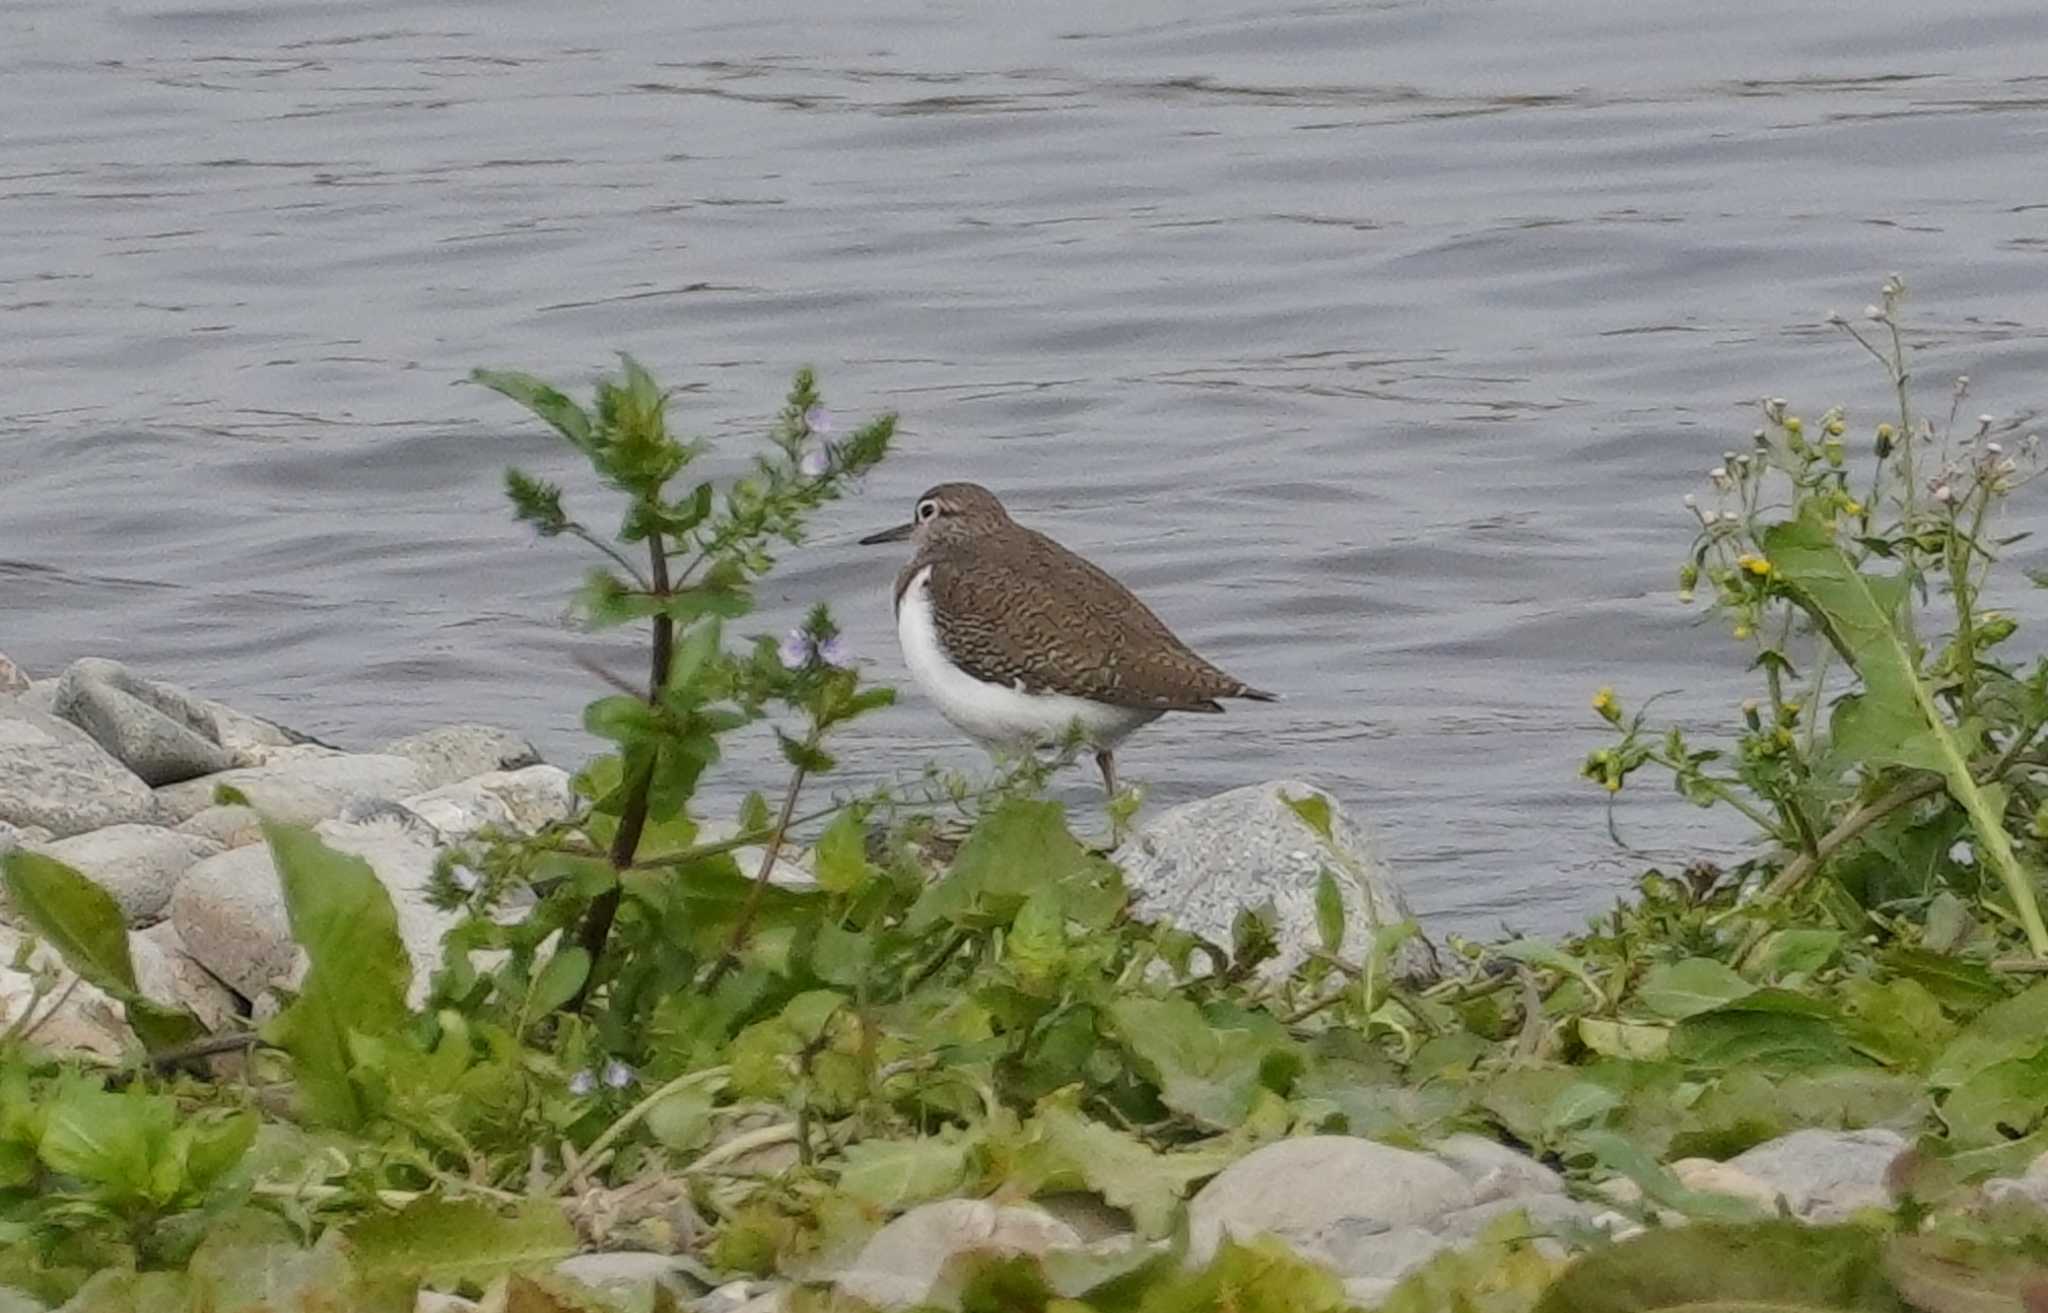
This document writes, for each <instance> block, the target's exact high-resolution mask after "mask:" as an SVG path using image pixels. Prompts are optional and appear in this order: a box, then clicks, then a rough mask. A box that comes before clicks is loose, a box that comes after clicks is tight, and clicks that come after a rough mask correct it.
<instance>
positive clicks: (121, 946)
mask: <svg viewBox="0 0 2048 1313" xmlns="http://www.w3.org/2000/svg"><path fill="white" fill-rule="evenodd" d="M0 870H4V871H5V872H6V878H7V894H8V897H10V898H11V899H13V900H14V907H15V910H16V911H17V912H18V913H19V914H20V916H21V918H22V919H23V920H24V921H26V922H28V926H29V929H31V930H33V931H35V932H36V934H37V936H38V937H40V938H41V939H42V940H43V942H44V943H46V944H48V945H49V946H50V947H51V948H54V949H56V950H57V952H58V953H59V954H60V955H61V956H62V957H63V959H64V963H65V965H66V966H69V967H70V968H71V969H72V970H73V971H76V972H77V973H78V974H79V976H80V977H81V978H83V979H84V980H85V982H86V983H87V984H90V985H96V986H98V987H99V988H100V989H103V990H105V991H106V992H107V993H109V994H113V995H115V996H116V997H128V996H132V995H134V993H135V992H136V986H135V965H134V963H133V961H132V960H130V958H129V956H128V923H127V921H126V920H125V919H124V918H123V917H122V916H121V905H120V904H119V903H116V902H115V901H114V896H113V895H112V894H110V893H108V892H107V891H106V890H104V889H102V888H100V887H99V886H98V885H96V884H94V883H93V882H92V881H91V880H89V879H87V878H86V877H85V876H84V875H81V874H80V873H79V872H77V871H75V870H73V869H72V868H70V867H69V866H66V865H65V864H64V863H62V862H60V861H58V860H57V859H56V858H54V857H45V856H43V855H42V854H41V853H32V852H29V851H28V850H27V849H25V848H17V849H15V850H14V851H12V852H10V853H8V854H7V855H6V856H5V857H0Z"/></svg>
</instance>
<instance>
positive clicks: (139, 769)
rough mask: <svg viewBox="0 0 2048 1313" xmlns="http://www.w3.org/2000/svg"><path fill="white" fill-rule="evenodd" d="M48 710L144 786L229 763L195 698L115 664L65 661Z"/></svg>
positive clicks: (185, 777) (230, 758)
mask: <svg viewBox="0 0 2048 1313" xmlns="http://www.w3.org/2000/svg"><path fill="white" fill-rule="evenodd" d="M55 709H56V712H57V714H58V715H59V716H62V717H63V718H64V719H66V720H68V721H70V722H71V723H72V724H74V725H76V726H78V727H79V728H80V729H82V730H84V731H85V732H86V733H88V734H90V735H92V737H93V741H94V742H96V743H98V744H99V745H100V746H101V747H103V748H105V749H106V750H107V751H108V752H110V753H112V754H113V755H114V756H115V757H117V758H119V759H120V761H121V762H122V764H123V765H125V766H127V767H128V769H129V770H132V771H134V772H135V773H136V774H137V775H139V776H141V777H142V780H143V782H144V783H146V784H150V785H162V784H176V783H177V782H178V781H180V780H189V779H192V778H193V777H195V776H199V775H211V774H213V773H214V772H216V771H223V770H227V769H228V768H229V767H231V766H233V765H234V764H235V757H234V754H233V753H231V752H230V751H228V749H226V748H224V747H222V746H221V742H220V730H219V729H217V728H216V727H215V725H214V723H213V716H212V714H211V713H209V712H208V711H207V710H206V708H205V707H204V706H202V705H201V704H200V702H199V700H198V699H197V698H194V697H193V696H192V695H191V694H190V693H187V692H186V691H185V690H184V689H182V688H179V687H177V686H176V685H174V684H165V683H160V682H158V681H156V680H150V679H141V678H138V677H137V676H136V675H135V674H133V673H132V672H131V671H130V670H129V669H128V668H127V667H126V666H124V665H122V664H121V663H120V662H118V661H106V660H102V659H100V658H98V657H88V658H86V659H84V660H81V661H74V662H72V663H71V666H70V668H69V669H68V670H66V671H65V672H64V676H63V678H62V679H61V680H60V681H59V682H58V684H57V701H56V708H55Z"/></svg>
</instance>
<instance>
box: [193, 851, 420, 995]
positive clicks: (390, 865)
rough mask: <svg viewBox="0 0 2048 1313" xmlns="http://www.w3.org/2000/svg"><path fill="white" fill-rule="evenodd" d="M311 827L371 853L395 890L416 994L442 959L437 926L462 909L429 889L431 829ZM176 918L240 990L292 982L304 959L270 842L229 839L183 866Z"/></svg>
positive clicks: (363, 854)
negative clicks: (213, 853)
mask: <svg viewBox="0 0 2048 1313" xmlns="http://www.w3.org/2000/svg"><path fill="white" fill-rule="evenodd" d="M314 830H315V832H316V833H317V834H319V836H320V838H321V839H322V840H323V841H324V842H325V843H326V844H327V845H328V846H329V847H331V848H333V849H335V850H336V851H338V852H345V853H351V854H353V855H355V856H357V857H360V858H362V859H363V860H364V861H366V862H368V863H369V864H370V869H371V870H372V871H373V872H375V873H376V876H377V879H378V880H379V882H381V883H382V884H383V886H384V888H385V890H386V891H387V892H389V893H390V895H391V902H392V906H393V909H394V910H395V911H396V913H397V915H398V934H399V938H401V939H402V940H404V942H405V948H406V953H407V956H409V957H410V958H411V959H412V964H413V980H412V990H411V994H410V998H411V1001H412V1002H413V1003H414V1004H418V1003H419V1002H421V1001H422V1000H423V999H424V998H425V997H426V993H427V987H428V985H429V983H430V980H431V977H432V975H433V972H434V969H435V968H436V967H437V966H438V965H439V963H440V959H441V948H440V946H441V936H442V935H443V934H445V933H447V931H448V930H449V928H450V927H452V926H453V925H454V924H455V922H456V921H457V919H458V917H457V915H456V914H454V913H450V912H443V911H441V910H439V909H437V908H435V907H433V906H432V905H431V904H429V903H428V901H427V898H426V888H427V883H428V880H429V879H430V877H431V876H432V874H433V870H434V857H435V852H436V847H435V843H434V836H433V834H432V831H431V830H429V829H426V828H424V827H420V826H416V825H412V824H407V823H404V822H402V821H397V820H391V819H380V820H371V821H365V822H363V823H360V824H346V823H343V822H341V821H322V822H321V823H320V824H319V825H317V826H315V827H314ZM171 923H172V924H173V925H174V926H176V927H177V931H178V934H179V936H180V937H181V938H182V939H183V940H184V942H185V946H186V949H187V951H188V952H190V953H191V954H192V956H193V957H195V958H196V959H198V961H199V962H200V964H201V965H203V966H204V967H205V968H206V969H207V970H208V971H210V972H212V973H213V974H214V975H216V976H218V977H220V979H221V980H223V981H225V982H226V983H227V984H228V986H229V987H230V988H232V989H233V990H234V991H235V992H236V993H238V994H240V995H242V996H243V997H244V998H248V999H251V1000H254V999H256V998H258V997H259V996H260V995H261V994H263V993H264V992H265V991H266V990H268V989H270V988H271V987H273V986H274V985H279V984H282V985H291V984H294V983H296V982H297V981H298V980H299V979H300V977H301V975H302V973H303V971H304V969H305V960H304V957H303V955H302V954H301V953H300V952H299V948H298V945H297V944H295V943H294V942H293V941H292V937H291V923H290V919H289V917H288V916H287V915H286V913H285V905H284V891H283V889H282V887H280V885H279V884H278V878H277V868H276V866H275V865H274V864H273V863H272V861H271V857H270V846H269V845H268V844H250V845H248V846H246V847H242V848H232V849H229V850H228V851H227V852H224V853H222V854H220V855H219V856H217V857H211V858H208V859H207V860H206V861H203V862H201V863H199V864H198V865H197V866H195V867H193V868H192V869H191V870H190V871H187V872H186V873H185V878H184V879H183V880H181V881H179V883H178V889H177V892H176V893H174V894H173V895H172V896H171Z"/></svg>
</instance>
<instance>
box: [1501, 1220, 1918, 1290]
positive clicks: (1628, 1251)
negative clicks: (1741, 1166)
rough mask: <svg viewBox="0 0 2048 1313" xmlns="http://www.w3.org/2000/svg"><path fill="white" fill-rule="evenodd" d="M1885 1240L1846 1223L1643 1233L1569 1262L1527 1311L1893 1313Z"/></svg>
mask: <svg viewBox="0 0 2048 1313" xmlns="http://www.w3.org/2000/svg"><path fill="white" fill-rule="evenodd" d="M1882 1246H1883V1237H1881V1236H1880V1235H1879V1234H1877V1233H1876V1232H1873V1231H1867V1230H1864V1229H1862V1228H1860V1227H1853V1226H1804V1225H1802V1224H1800V1223H1798V1222H1793V1221H1777V1220H1772V1221H1755V1222H1748V1223H1727V1222H1712V1221H1703V1222H1695V1223H1694V1224H1693V1225H1691V1226H1683V1227H1668V1228H1662V1229H1658V1230H1651V1231H1645V1232H1643V1233H1642V1234H1641V1235H1638V1236H1636V1237H1634V1238H1633V1239H1629V1240H1624V1241H1622V1242H1620V1243H1619V1244H1615V1245H1610V1246H1607V1247H1605V1248H1601V1249H1595V1250H1593V1251H1592V1252H1590V1253H1588V1254H1586V1255H1585V1256H1584V1257H1582V1258H1580V1259H1579V1260H1578V1262H1576V1263H1574V1264H1572V1266H1571V1267H1569V1268H1568V1269H1566V1271H1565V1272H1564V1274H1563V1275H1562V1276H1560V1277H1559V1278H1558V1279H1557V1281H1556V1283H1555V1284H1553V1285H1552V1286H1551V1287H1550V1289H1549V1290H1548V1291H1546V1292H1545V1293H1544V1295H1543V1298H1542V1299H1540V1300H1538V1301H1537V1303H1536V1308H1535V1313H1651V1311H1652V1310H1657V1309H1672V1310H1676V1309H1681V1308H1684V1309H1710V1308H1740V1309H1746V1310H1753V1311H1754V1313H1765V1311H1766V1310H1772V1309H1775V1308H1789V1309H1796V1310H1800V1311H1801V1313H1843V1311H1846V1310H1857V1311H1859V1313H1860V1311H1862V1310H1871V1311H1872V1313H1876V1311H1878V1310H1882V1313H1901V1306H1900V1304H1899V1302H1898V1298H1897V1296H1895V1295H1894V1294H1893V1293H1892V1290H1891V1287H1890V1285H1889V1284H1887V1282H1886V1281H1885V1279H1884V1274H1883V1272H1882V1270H1881V1260H1882V1256H1883V1248H1882Z"/></svg>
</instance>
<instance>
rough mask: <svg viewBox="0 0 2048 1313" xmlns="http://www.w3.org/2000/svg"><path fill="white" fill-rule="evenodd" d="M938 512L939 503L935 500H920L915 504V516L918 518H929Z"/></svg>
mask: <svg viewBox="0 0 2048 1313" xmlns="http://www.w3.org/2000/svg"><path fill="white" fill-rule="evenodd" d="M938 513H939V504H938V503H937V502H935V501H921V502H919V503H918V504H917V518H918V519H920V520H929V519H930V518H932V516H934V515H937V514H938Z"/></svg>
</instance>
